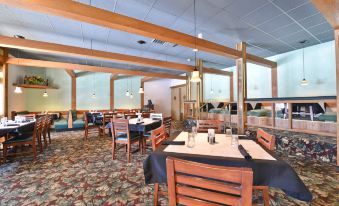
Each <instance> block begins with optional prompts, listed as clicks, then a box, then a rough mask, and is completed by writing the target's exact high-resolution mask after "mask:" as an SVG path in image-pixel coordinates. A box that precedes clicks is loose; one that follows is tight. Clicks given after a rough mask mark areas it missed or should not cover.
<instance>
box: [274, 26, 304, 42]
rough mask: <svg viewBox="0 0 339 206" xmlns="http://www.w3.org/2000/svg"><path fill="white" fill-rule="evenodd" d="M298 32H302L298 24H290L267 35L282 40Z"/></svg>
mask: <svg viewBox="0 0 339 206" xmlns="http://www.w3.org/2000/svg"><path fill="white" fill-rule="evenodd" d="M300 31H302V28H301V27H300V26H299V25H298V24H296V23H292V24H289V25H287V26H283V27H280V28H278V29H275V30H273V31H268V33H270V34H272V35H273V36H275V37H277V38H283V37H286V36H290V35H292V34H294V33H297V32H300Z"/></svg>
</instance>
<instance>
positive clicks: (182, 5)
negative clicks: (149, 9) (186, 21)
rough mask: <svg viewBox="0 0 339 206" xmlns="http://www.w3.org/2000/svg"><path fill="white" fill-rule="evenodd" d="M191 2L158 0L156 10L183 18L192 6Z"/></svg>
mask: <svg viewBox="0 0 339 206" xmlns="http://www.w3.org/2000/svg"><path fill="white" fill-rule="evenodd" d="M192 3H193V1H191V0H171V1H168V0H158V1H156V3H155V4H154V8H155V9H157V10H159V11H163V12H166V13H168V14H171V15H174V16H177V17H179V16H181V15H182V14H183V13H184V12H185V11H186V10H187V9H188V8H189V7H190V6H191V5H192Z"/></svg>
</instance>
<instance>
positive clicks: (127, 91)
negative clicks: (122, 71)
mask: <svg viewBox="0 0 339 206" xmlns="http://www.w3.org/2000/svg"><path fill="white" fill-rule="evenodd" d="M128 79H129V78H128V77H127V80H126V88H127V90H126V96H127V97H128V96H129V95H130V93H129V90H128Z"/></svg>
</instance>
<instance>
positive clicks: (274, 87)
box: [271, 66, 278, 127]
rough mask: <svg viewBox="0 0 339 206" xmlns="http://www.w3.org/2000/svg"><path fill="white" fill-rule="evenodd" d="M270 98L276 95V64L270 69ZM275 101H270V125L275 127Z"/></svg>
mask: <svg viewBox="0 0 339 206" xmlns="http://www.w3.org/2000/svg"><path fill="white" fill-rule="evenodd" d="M271 84H272V98H274V97H278V69H277V66H275V67H272V69H271ZM275 116H276V114H275V103H272V127H275Z"/></svg>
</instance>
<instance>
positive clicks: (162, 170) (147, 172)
mask: <svg viewBox="0 0 339 206" xmlns="http://www.w3.org/2000/svg"><path fill="white" fill-rule="evenodd" d="M222 138H224V139H222ZM169 140H176V141H177V140H185V142H187V135H186V133H184V132H182V133H180V134H179V135H178V136H177V137H171V138H170V139H169ZM243 140H244V141H243ZM245 140H246V141H245ZM195 142H196V148H195V147H194V148H187V146H186V145H161V146H160V147H159V148H158V149H157V150H156V151H154V152H152V153H151V154H150V155H149V156H148V157H147V158H146V159H145V160H144V162H143V168H144V176H145V182H146V184H150V183H156V182H157V183H166V182H167V175H166V158H167V157H168V156H172V157H175V158H179V159H185V160H189V161H195V162H200V163H204V164H211V165H219V166H226V167H248V168H252V170H253V185H256V186H257V185H258V186H270V187H276V188H280V189H281V190H283V191H284V192H285V193H286V194H287V195H289V196H291V197H294V198H297V199H299V200H303V201H308V202H309V201H311V200H312V194H311V193H310V191H309V190H308V189H307V187H306V186H305V185H304V183H303V182H302V180H301V179H300V178H299V176H298V174H297V173H296V172H295V171H294V169H293V168H292V167H291V166H290V165H289V164H287V163H286V162H285V161H283V160H281V159H280V158H278V157H276V155H275V154H274V153H272V152H271V151H268V150H266V149H265V148H263V147H261V146H260V150H259V148H258V146H259V144H257V143H256V142H255V141H253V140H250V139H240V140H239V143H240V144H242V145H243V147H244V148H245V149H246V150H247V151H248V153H250V155H251V156H252V157H253V159H252V160H246V159H245V158H244V157H242V156H239V151H236V149H234V148H233V149H232V147H231V146H229V145H230V140H227V137H226V135H225V134H221V135H216V142H217V144H215V145H210V144H209V143H208V142H207V133H206V134H198V135H197V137H196V141H195ZM186 144H187V143H186ZM203 146H204V147H203ZM213 147H214V149H211V148H213ZM180 148H181V149H180ZM253 148H254V149H253ZM199 151H200V152H199ZM218 151H219V152H218ZM258 151H259V152H258ZM263 151H264V152H263Z"/></svg>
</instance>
